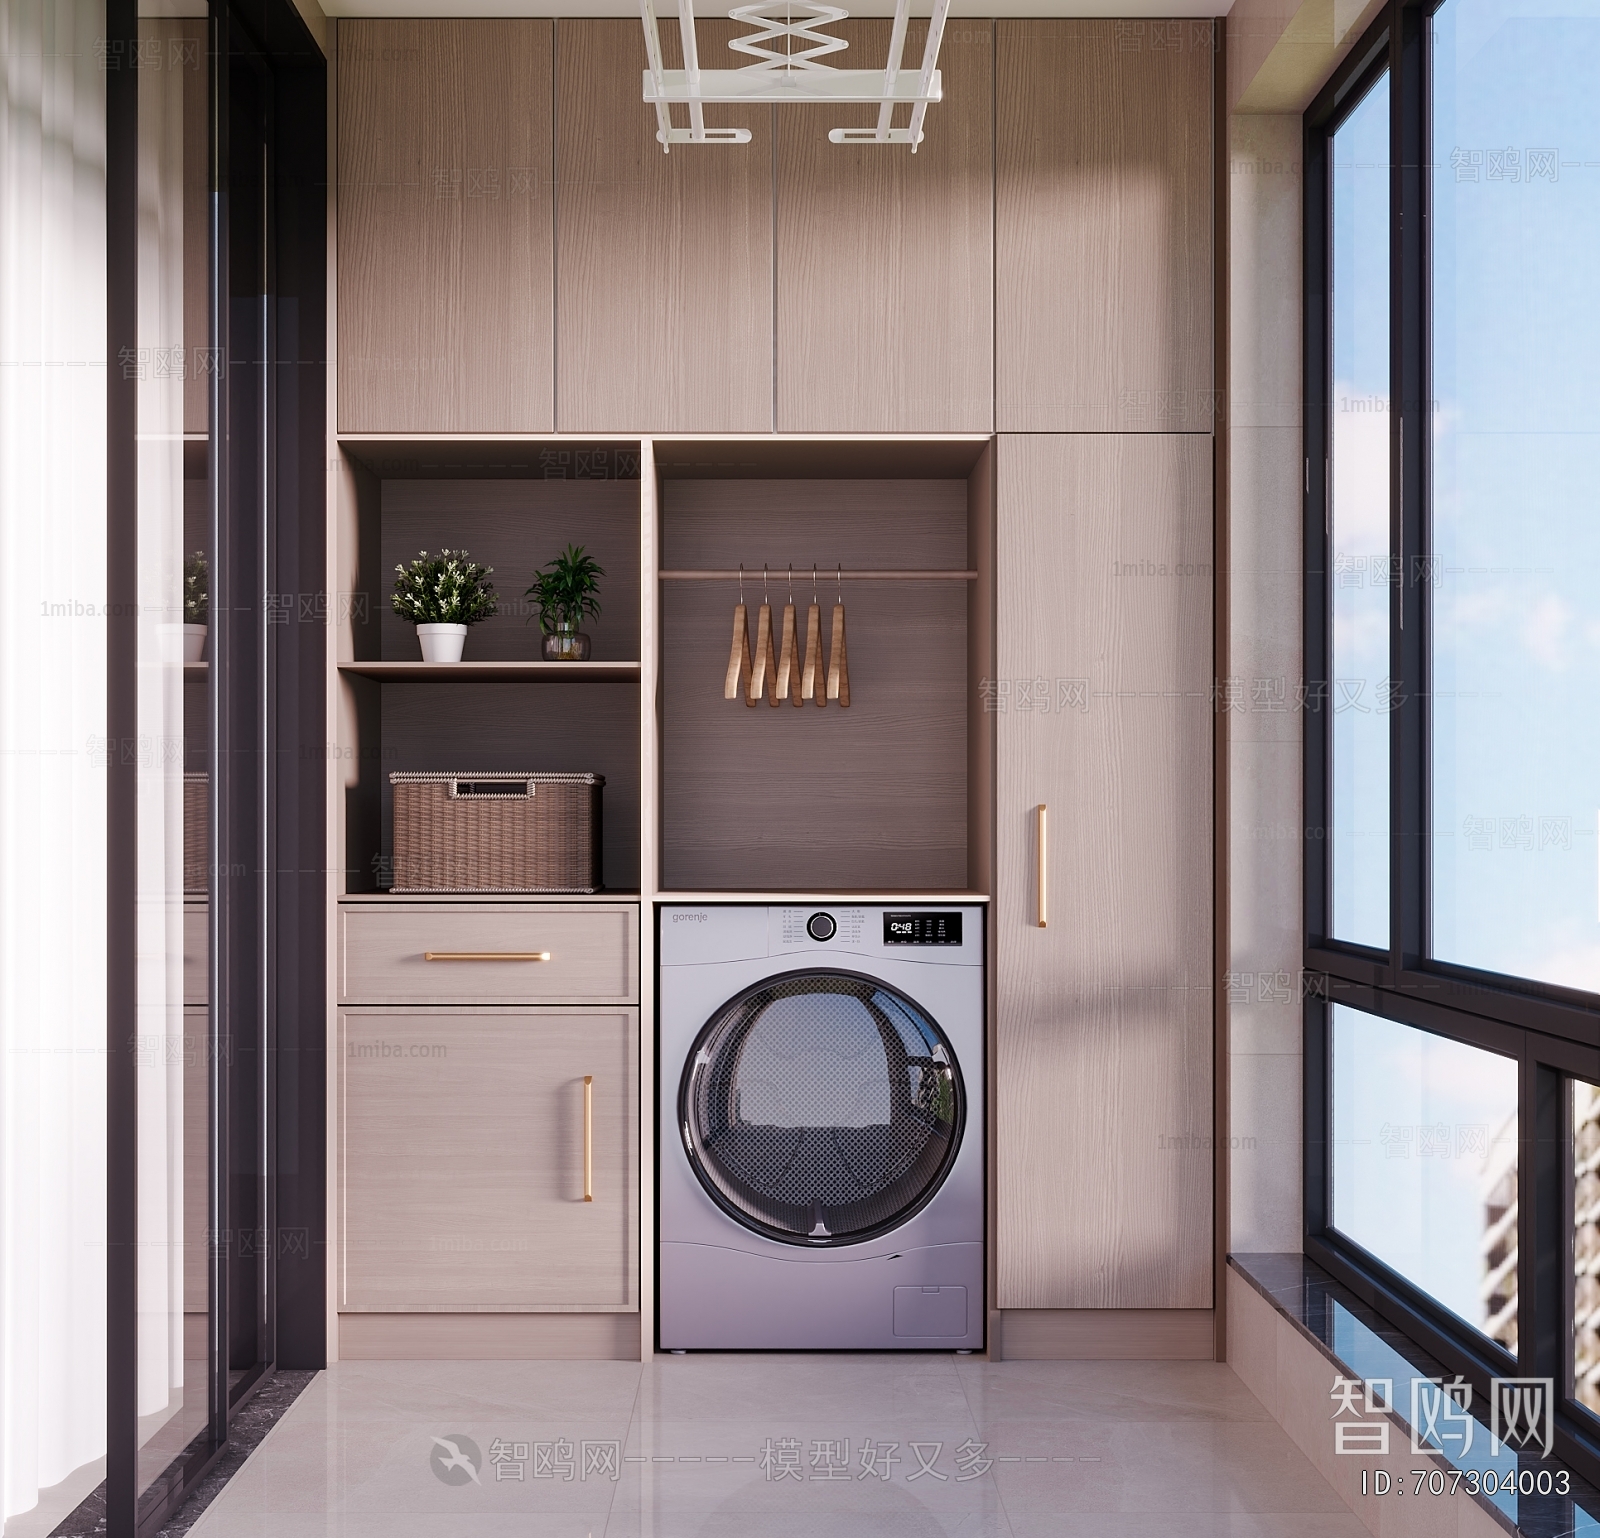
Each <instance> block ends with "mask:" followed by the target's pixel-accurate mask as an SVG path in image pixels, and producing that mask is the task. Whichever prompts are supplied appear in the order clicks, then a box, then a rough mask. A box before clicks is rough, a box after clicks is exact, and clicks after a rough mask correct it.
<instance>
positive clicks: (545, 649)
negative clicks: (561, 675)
mask: <svg viewBox="0 0 1600 1538" xmlns="http://www.w3.org/2000/svg"><path fill="white" fill-rule="evenodd" d="M605 574H606V572H605V568H604V567H603V566H602V565H601V564H600V563H599V562H598V561H597V560H595V558H594V557H593V556H592V555H590V554H589V552H588V551H587V550H586V549H585V548H584V547H583V546H582V545H571V544H569V545H568V546H567V548H566V549H565V550H563V551H562V552H561V554H560V555H558V556H557V557H556V558H555V559H554V560H553V561H548V562H546V564H545V565H544V567H543V568H542V569H541V570H540V571H539V573H538V574H537V575H536V576H535V577H534V579H533V586H532V587H530V588H529V589H528V592H527V596H528V597H529V598H531V599H532V600H533V601H534V603H535V604H537V605H538V608H539V628H540V630H542V631H543V632H544V634H543V636H542V637H541V639H540V643H539V652H540V655H541V656H542V657H544V659H545V660H546V661H547V662H586V661H587V660H588V657H589V637H588V636H586V635H584V634H582V633H581V632H580V631H579V629H578V626H579V625H581V624H582V623H583V622H584V620H585V619H588V618H592V617H593V616H594V615H596V614H598V613H599V612H600V598H599V592H600V579H601V578H602V577H603V576H605Z"/></svg>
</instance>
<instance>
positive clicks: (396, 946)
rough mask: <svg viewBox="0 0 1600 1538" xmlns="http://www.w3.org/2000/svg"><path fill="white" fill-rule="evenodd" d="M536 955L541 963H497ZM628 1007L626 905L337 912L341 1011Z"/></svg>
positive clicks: (634, 963)
mask: <svg viewBox="0 0 1600 1538" xmlns="http://www.w3.org/2000/svg"><path fill="white" fill-rule="evenodd" d="M430 955H432V956H433V958H434V959H433V960H431V961H430V960H429V959H428V957H429V956H430ZM538 956H548V958H549V959H548V960H545V961H540V960H513V959H504V960H502V959H499V958H501V957H507V958H510V957H538ZM638 999H639V910H638V909H637V908H636V907H634V906H633V905H632V904H630V903H618V904H616V905H615V906H613V905H611V904H609V903H568V904H555V903H550V904H545V903H537V904H536V903H392V904H390V903H346V904H343V905H341V906H340V909H339V1000H340V1002H341V1003H345V1004H555V1003H563V1004H635V1003H637V1002H638Z"/></svg>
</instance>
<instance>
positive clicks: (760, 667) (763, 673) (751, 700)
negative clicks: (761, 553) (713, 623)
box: [745, 566, 778, 707]
mask: <svg viewBox="0 0 1600 1538" xmlns="http://www.w3.org/2000/svg"><path fill="white" fill-rule="evenodd" d="M769 684H770V685H771V688H772V695H771V698H770V699H769V700H768V701H767V703H768V704H769V705H772V706H774V707H776V705H777V703H778V664H777V663H776V662H775V661H774V660H773V656H772V605H771V604H770V603H769V602H768V601H767V568H766V567H765V566H762V568H761V608H760V610H759V612H758V613H757V614H756V662H755V668H754V670H753V671H752V672H751V674H750V691H749V693H748V695H747V696H746V697H745V704H746V705H754V704H755V702H756V701H757V700H758V699H760V698H761V696H762V694H763V692H764V691H765V690H766V689H767V686H768V685H769Z"/></svg>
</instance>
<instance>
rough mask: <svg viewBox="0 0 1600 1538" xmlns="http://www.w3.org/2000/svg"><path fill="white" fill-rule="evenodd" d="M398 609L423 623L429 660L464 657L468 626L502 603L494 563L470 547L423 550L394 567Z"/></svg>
mask: <svg viewBox="0 0 1600 1538" xmlns="http://www.w3.org/2000/svg"><path fill="white" fill-rule="evenodd" d="M394 572H395V576H394V593H393V595H392V597H391V598H390V600H389V602H390V605H391V607H392V608H393V609H394V612H395V613H396V614H398V615H399V616H400V618H401V619H403V620H409V621H410V622H411V623H412V624H413V625H415V626H416V627H417V641H418V643H419V644H420V645H421V647H422V660H423V661H424V662H459V661H460V660H461V651H462V648H463V647H464V646H465V645H466V640H467V627H468V626H469V625H476V624H479V623H480V622H481V621H483V620H486V619H488V618H489V616H490V615H491V614H493V613H494V612H495V610H496V609H497V607H498V601H497V600H496V598H495V592H494V583H492V582H491V581H489V578H490V577H491V576H492V575H493V574H494V567H492V566H480V565H478V563H477V562H476V561H474V560H473V559H472V557H471V556H469V555H468V554H467V552H466V551H465V550H441V551H440V552H439V553H438V555H429V554H428V552H427V551H426V550H423V551H420V552H419V553H418V555H417V558H416V560H414V561H412V562H411V563H410V564H409V565H406V566H396V567H395V569H394Z"/></svg>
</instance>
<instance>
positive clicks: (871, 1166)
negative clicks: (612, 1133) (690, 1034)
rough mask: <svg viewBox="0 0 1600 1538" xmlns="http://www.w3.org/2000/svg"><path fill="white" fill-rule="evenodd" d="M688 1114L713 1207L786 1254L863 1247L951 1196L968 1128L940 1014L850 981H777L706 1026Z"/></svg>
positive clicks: (887, 990)
mask: <svg viewBox="0 0 1600 1538" xmlns="http://www.w3.org/2000/svg"><path fill="white" fill-rule="evenodd" d="M679 1117H680V1123H681V1125H682V1128H683V1133H684V1140H685V1143H686V1145H687V1148H688V1153H689V1158H690V1162H691V1164H692V1165H693V1167H694V1170H695V1173H696V1175H697V1176H698V1177H699V1179H700V1181H701V1184H702V1185H704V1187H705V1188H706V1190H707V1192H709V1193H710V1195H711V1197H712V1198H713V1200H715V1201H716V1202H717V1203H718V1205H719V1206H721V1207H722V1208H723V1209H724V1210H725V1211H726V1212H728V1213H729V1214H730V1215H731V1216H732V1217H734V1218H735V1219H737V1220H738V1221H739V1222H740V1223H742V1224H744V1225H745V1226H746V1227H747V1228H750V1229H752V1230H754V1231H755V1232H757V1233H760V1234H764V1235H766V1236H767V1237H769V1238H772V1239H777V1240H780V1241H782V1242H784V1243H787V1244H799V1245H845V1244H856V1243H861V1242H863V1241H864V1240H868V1239H871V1238H873V1237H875V1236H876V1235H879V1234H882V1233H884V1232H886V1231H887V1230H889V1229H891V1228H894V1227H896V1226H898V1225H899V1224H902V1223H904V1222H905V1221H906V1220H907V1219H908V1218H910V1217H911V1216H912V1215H913V1214H915V1213H916V1212H918V1211H920V1210H921V1208H922V1207H923V1206H924V1205H925V1204H926V1203H927V1202H928V1201H929V1199H930V1198H931V1197H932V1196H933V1194H934V1192H936V1191H937V1190H938V1189H939V1186H940V1184H941V1183H942V1182H943V1180H944V1178H945V1176H946V1175H947V1174H948V1173H949V1170H950V1166H951V1164H952V1162H953V1161H954V1159H955V1155H956V1151H957V1149H958V1148H959V1147H960V1143H961V1132H962V1127H963V1124H964V1122H965V1109H964V1096H963V1091H962V1084H961V1069H960V1065H959V1063H957V1061H956V1058H955V1053H954V1052H953V1051H952V1050H951V1047H950V1043H949V1041H948V1040H947V1039H946V1037H945V1035H944V1032H943V1031H942V1030H940V1028H939V1026H938V1025H937V1024H936V1023H935V1021H934V1020H933V1019H932V1018H931V1017H930V1016H929V1015H928V1013H927V1012H926V1011H925V1010H923V1009H922V1008H920V1007H919V1006H918V1005H916V1004H915V1003H913V1002H912V1001H911V1000H910V999H908V998H906V997H905V995H904V994H901V993H899V992H897V991H896V990H895V989H893V988H891V987H889V986H888V985H887V984H884V983H882V982H878V981H876V980H874V979H872V978H868V977H861V976H858V975H856V974H854V973H850V972H842V971H806V972H793V973H788V974H785V975H784V976H782V977H775V978H769V979H767V980H766V981H764V982H762V983H760V984H758V985H757V986H755V987H753V988H750V989H747V990H746V991H745V992H743V993H741V994H739V995H738V996H737V997H735V998H733V999H731V1000H729V1001H728V1003H726V1004H725V1005H723V1006H722V1007H721V1008H720V1009H719V1010H717V1011H716V1013H715V1014H714V1015H713V1016H712V1017H711V1019H710V1021H708V1022H707V1024H706V1026H705V1028H704V1029H703V1030H702V1031H701V1032H700V1034H699V1036H698V1037H697V1038H696V1041H695V1044H694V1050H693V1051H692V1052H691V1054H690V1056H689V1061H688V1063H687V1065H686V1066H685V1069H684V1074H683V1083H682V1087H681V1089H680V1092H679Z"/></svg>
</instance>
